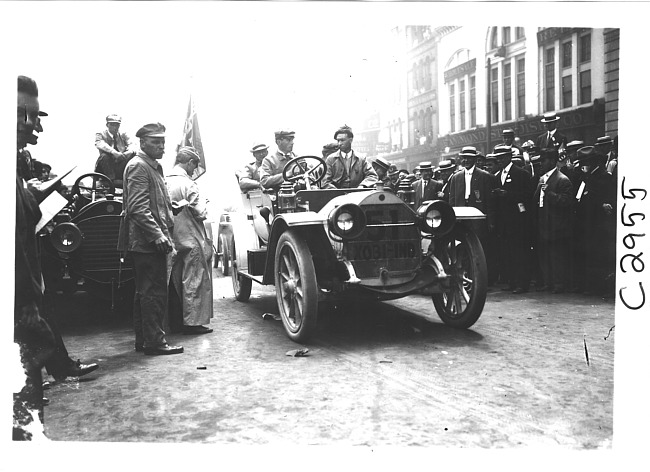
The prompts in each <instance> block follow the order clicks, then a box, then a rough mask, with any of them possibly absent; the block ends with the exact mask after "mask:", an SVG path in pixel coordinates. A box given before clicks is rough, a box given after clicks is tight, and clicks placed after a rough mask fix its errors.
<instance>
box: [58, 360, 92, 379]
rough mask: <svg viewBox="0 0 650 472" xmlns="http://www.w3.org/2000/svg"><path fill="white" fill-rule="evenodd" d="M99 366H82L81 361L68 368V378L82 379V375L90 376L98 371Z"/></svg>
mask: <svg viewBox="0 0 650 472" xmlns="http://www.w3.org/2000/svg"><path fill="white" fill-rule="evenodd" d="M98 367H99V364H96V363H92V364H82V363H81V360H77V362H75V363H74V364H72V365H70V367H68V370H67V371H66V377H81V376H82V375H86V374H90V373H91V372H92V371H94V370H97V368H98Z"/></svg>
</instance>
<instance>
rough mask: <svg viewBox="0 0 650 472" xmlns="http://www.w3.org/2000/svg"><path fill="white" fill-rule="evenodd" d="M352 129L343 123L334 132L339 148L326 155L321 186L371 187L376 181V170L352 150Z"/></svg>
mask: <svg viewBox="0 0 650 472" xmlns="http://www.w3.org/2000/svg"><path fill="white" fill-rule="evenodd" d="M353 138H354V134H353V133H352V129H351V128H350V127H349V126H347V125H344V126H342V127H341V128H339V129H338V130H337V131H336V133H334V139H336V141H337V142H338V143H339V150H338V151H336V152H335V153H332V154H330V155H329V156H327V160H326V161H325V163H326V164H327V172H325V178H324V179H323V184H322V188H357V187H359V188H362V187H373V186H374V185H375V183H377V180H378V178H377V172H375V169H373V168H372V166H371V165H370V163H369V162H368V161H367V160H366V158H365V157H361V156H357V154H356V153H355V152H354V151H353V150H352V139H353Z"/></svg>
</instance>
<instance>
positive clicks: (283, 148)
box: [260, 130, 296, 191]
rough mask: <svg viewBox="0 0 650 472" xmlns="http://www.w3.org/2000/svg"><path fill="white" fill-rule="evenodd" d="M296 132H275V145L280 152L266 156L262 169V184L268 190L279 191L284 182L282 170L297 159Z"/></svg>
mask: <svg viewBox="0 0 650 472" xmlns="http://www.w3.org/2000/svg"><path fill="white" fill-rule="evenodd" d="M295 134H296V133H295V132H294V131H286V130H280V131H276V132H275V143H276V144H277V145H278V150H277V152H276V153H275V154H271V155H269V156H266V157H265V158H264V160H263V161H262V166H261V167H260V183H261V184H262V188H264V189H267V190H276V191H277V190H278V189H279V188H280V186H281V185H282V182H284V178H283V177H282V170H283V169H284V166H285V165H286V164H287V162H289V161H290V160H291V159H293V158H294V157H296V155H295V154H294V153H293V139H294V137H295Z"/></svg>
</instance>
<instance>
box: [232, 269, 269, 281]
mask: <svg viewBox="0 0 650 472" xmlns="http://www.w3.org/2000/svg"><path fill="white" fill-rule="evenodd" d="M237 273H238V274H239V275H241V276H242V277H246V278H247V279H251V280H252V281H253V282H257V283H258V284H260V285H264V282H263V280H264V279H263V276H261V275H251V274H249V273H248V271H245V270H238V271H237Z"/></svg>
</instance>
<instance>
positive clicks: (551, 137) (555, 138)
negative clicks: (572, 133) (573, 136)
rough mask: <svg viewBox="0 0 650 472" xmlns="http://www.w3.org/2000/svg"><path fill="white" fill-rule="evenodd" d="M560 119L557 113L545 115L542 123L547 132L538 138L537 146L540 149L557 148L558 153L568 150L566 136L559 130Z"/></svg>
mask: <svg viewBox="0 0 650 472" xmlns="http://www.w3.org/2000/svg"><path fill="white" fill-rule="evenodd" d="M559 121H560V117H559V116H557V115H556V114H555V113H545V114H544V117H543V118H542V120H541V122H542V123H543V124H544V127H545V128H546V132H545V133H543V134H540V135H539V136H537V139H536V140H535V144H536V145H537V147H538V148H539V149H548V148H555V149H557V151H558V152H560V150H561V149H564V148H566V145H567V139H566V136H565V135H563V134H562V133H560V132H559V131H558V130H557V124H558V122H559Z"/></svg>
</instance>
